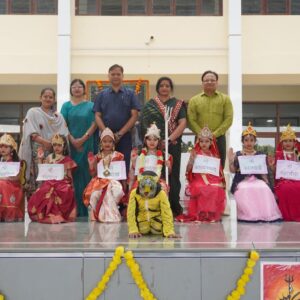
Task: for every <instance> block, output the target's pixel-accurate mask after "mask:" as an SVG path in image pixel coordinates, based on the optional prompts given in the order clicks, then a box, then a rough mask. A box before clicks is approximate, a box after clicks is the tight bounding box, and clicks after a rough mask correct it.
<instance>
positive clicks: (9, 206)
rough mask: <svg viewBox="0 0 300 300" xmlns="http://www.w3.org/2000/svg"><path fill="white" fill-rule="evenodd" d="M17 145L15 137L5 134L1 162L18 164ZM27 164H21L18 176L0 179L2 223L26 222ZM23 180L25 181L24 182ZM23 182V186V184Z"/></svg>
mask: <svg viewBox="0 0 300 300" xmlns="http://www.w3.org/2000/svg"><path fill="white" fill-rule="evenodd" d="M16 151H17V144H16V142H15V141H14V139H13V137H12V136H11V135H9V134H4V135H2V136H1V138H0V161H1V162H18V161H19V157H18V155H17V152H16ZM24 172H25V162H24V161H22V162H21V163H20V172H19V174H18V175H17V176H10V177H2V178H0V222H16V221H23V220H24V195H23V187H22V184H24V183H25V177H24V176H25V173H24ZM22 178H23V180H22ZM21 181H22V184H21Z"/></svg>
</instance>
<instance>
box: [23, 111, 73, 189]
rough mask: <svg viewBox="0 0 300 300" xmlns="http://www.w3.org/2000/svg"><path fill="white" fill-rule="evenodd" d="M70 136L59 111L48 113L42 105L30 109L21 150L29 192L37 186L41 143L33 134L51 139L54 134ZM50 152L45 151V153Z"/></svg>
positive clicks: (25, 120)
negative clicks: (38, 155) (36, 140)
mask: <svg viewBox="0 0 300 300" xmlns="http://www.w3.org/2000/svg"><path fill="white" fill-rule="evenodd" d="M56 133H58V134H61V135H64V136H68V134H69V131H68V128H67V126H66V122H65V120H64V118H63V117H62V116H61V115H60V114H59V113H57V112H54V111H52V112H51V113H46V112H44V111H43V110H42V108H41V107H33V108H31V109H29V110H28V112H27V114H26V117H25V119H24V121H23V137H22V141H21V145H20V150H19V158H20V160H25V162H26V165H27V168H26V180H27V190H28V192H29V194H31V193H32V192H34V191H35V190H36V188H37V186H38V185H37V182H36V176H37V164H38V158H37V150H38V148H39V147H40V144H38V143H36V142H34V141H33V140H32V139H31V135H32V134H38V135H39V136H40V137H42V138H44V139H46V140H48V141H50V140H51V137H52V136H53V135H54V134H56ZM48 154H49V152H48V151H45V155H46V156H47V155H48Z"/></svg>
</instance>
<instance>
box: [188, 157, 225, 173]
mask: <svg viewBox="0 0 300 300" xmlns="http://www.w3.org/2000/svg"><path fill="white" fill-rule="evenodd" d="M219 170H220V159H219V158H216V157H211V156H205V155H197V156H196V159H195V161H194V165H193V171H192V172H193V173H204V174H211V175H215V176H219Z"/></svg>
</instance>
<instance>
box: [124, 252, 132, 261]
mask: <svg viewBox="0 0 300 300" xmlns="http://www.w3.org/2000/svg"><path fill="white" fill-rule="evenodd" d="M124 257H125V259H133V253H132V251H130V250H129V251H127V252H125V253H124Z"/></svg>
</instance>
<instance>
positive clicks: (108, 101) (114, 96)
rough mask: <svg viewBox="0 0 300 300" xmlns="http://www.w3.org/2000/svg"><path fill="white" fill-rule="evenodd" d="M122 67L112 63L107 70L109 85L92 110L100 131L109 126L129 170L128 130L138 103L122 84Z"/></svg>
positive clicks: (100, 94) (129, 145) (133, 122)
mask: <svg viewBox="0 0 300 300" xmlns="http://www.w3.org/2000/svg"><path fill="white" fill-rule="evenodd" d="M123 73H124V69H123V67H122V66H120V65H117V64H115V65H113V66H111V67H110V68H109V70H108V78H109V81H110V83H111V87H109V88H106V89H104V90H103V91H101V92H100V93H99V94H98V95H97V97H96V100H95V106H94V112H95V119H96V123H97V125H98V127H99V130H100V131H103V130H104V129H105V128H106V127H108V128H110V129H111V130H112V132H113V133H114V135H115V143H116V150H117V151H119V152H121V153H123V154H124V158H125V162H126V170H127V173H128V171H129V163H130V152H131V149H132V140H131V132H130V130H131V129H132V127H133V126H134V124H135V122H136V121H137V118H138V112H139V110H140V103H139V101H138V98H137V96H136V95H135V93H134V91H133V90H131V89H128V88H126V87H124V86H123V85H122V83H123Z"/></svg>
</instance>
